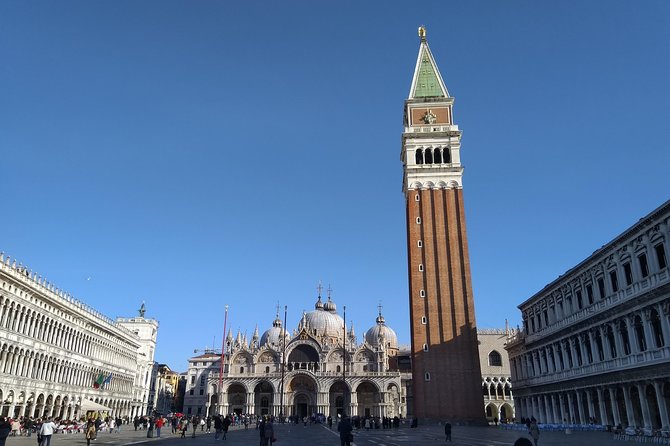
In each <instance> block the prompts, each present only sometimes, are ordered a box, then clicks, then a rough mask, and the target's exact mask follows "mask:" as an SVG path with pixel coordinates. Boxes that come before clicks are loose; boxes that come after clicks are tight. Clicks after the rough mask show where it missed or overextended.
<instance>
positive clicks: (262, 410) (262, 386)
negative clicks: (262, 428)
mask: <svg viewBox="0 0 670 446" xmlns="http://www.w3.org/2000/svg"><path fill="white" fill-rule="evenodd" d="M273 394H274V388H273V387H272V384H270V382H268V381H262V382H260V383H259V384H258V385H257V386H256V387H255V388H254V402H255V403H256V408H255V413H256V414H257V415H269V414H270V408H271V407H272V406H273V404H274V401H273V398H272V396H273Z"/></svg>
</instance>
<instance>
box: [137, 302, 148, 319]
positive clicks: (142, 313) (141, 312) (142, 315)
mask: <svg viewBox="0 0 670 446" xmlns="http://www.w3.org/2000/svg"><path fill="white" fill-rule="evenodd" d="M137 312H138V313H140V317H144V313H146V312H147V307H145V306H144V302H142V306H141V307H140V309H139V310H137Z"/></svg>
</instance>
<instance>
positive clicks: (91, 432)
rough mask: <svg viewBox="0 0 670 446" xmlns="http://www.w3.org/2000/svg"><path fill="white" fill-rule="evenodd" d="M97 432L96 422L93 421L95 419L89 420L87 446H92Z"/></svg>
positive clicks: (87, 423) (87, 424)
mask: <svg viewBox="0 0 670 446" xmlns="http://www.w3.org/2000/svg"><path fill="white" fill-rule="evenodd" d="M97 432H98V431H97V430H95V421H93V418H89V419H88V421H87V422H86V446H91V440H95V436H96V434H97Z"/></svg>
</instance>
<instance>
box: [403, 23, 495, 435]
mask: <svg viewBox="0 0 670 446" xmlns="http://www.w3.org/2000/svg"><path fill="white" fill-rule="evenodd" d="M419 37H420V38H421V43H420V45H419V55H418V58H417V61H416V67H415V69H414V76H413V78H412V85H411V87H410V91H409V98H408V99H407V100H406V101H405V110H404V119H403V121H404V132H403V134H402V150H401V154H400V158H401V160H402V163H403V191H404V193H405V203H406V207H407V253H408V273H409V302H410V323H411V337H412V375H413V376H412V387H413V393H414V394H413V401H414V416H416V417H418V418H422V419H436V420H437V419H439V420H445V419H449V420H451V421H452V422H453V421H454V420H459V421H463V422H470V423H478V422H483V421H484V401H483V396H482V390H481V389H482V387H481V376H482V375H481V369H480V365H479V353H478V346H477V329H476V325H475V308H474V299H473V296H472V284H471V279H470V260H469V257H468V243H467V237H466V231H465V212H464V209H463V182H462V177H463V166H462V165H461V153H460V152H461V131H460V130H459V129H458V126H457V125H455V124H454V120H453V105H454V98H453V97H451V96H450V95H449V92H448V91H447V87H446V85H445V83H444V81H443V80H442V76H441V75H440V72H439V70H438V69H437V65H436V63H435V59H434V58H433V55H432V53H431V51H430V48H429V47H428V42H427V41H426V31H425V29H424V28H423V27H421V28H419Z"/></svg>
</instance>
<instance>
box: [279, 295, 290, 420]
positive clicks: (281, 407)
mask: <svg viewBox="0 0 670 446" xmlns="http://www.w3.org/2000/svg"><path fill="white" fill-rule="evenodd" d="M287 310H288V305H284V327H283V329H284V332H283V333H282V332H281V331H280V332H279V333H280V334H281V335H282V338H283V346H282V352H281V385H280V386H279V388H280V389H281V394H280V395H279V401H280V402H279V422H280V423H283V422H284V375H285V373H286V372H285V370H286V312H287Z"/></svg>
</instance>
